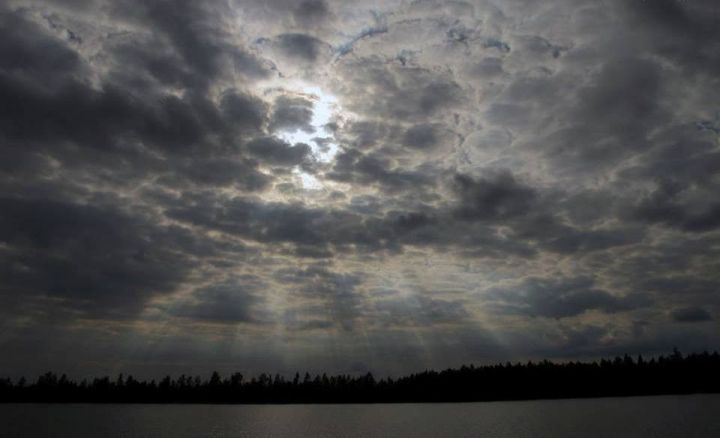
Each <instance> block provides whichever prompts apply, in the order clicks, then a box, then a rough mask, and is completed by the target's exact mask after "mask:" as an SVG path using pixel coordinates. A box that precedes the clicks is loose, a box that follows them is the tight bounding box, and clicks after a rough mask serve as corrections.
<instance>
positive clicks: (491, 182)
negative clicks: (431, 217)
mask: <svg viewBox="0 0 720 438" xmlns="http://www.w3.org/2000/svg"><path fill="white" fill-rule="evenodd" d="M453 190H454V191H455V193H456V194H457V196H458V198H459V205H458V208H457V209H456V211H455V214H456V215H457V216H458V217H459V218H461V219H465V220H499V219H510V218H513V217H516V216H521V215H524V214H526V213H529V212H530V211H531V209H532V207H533V203H534V202H535V200H536V198H537V193H536V192H535V190H533V189H532V188H531V187H528V186H526V185H524V184H522V183H520V182H518V181H517V180H516V179H515V177H514V176H513V175H512V174H511V173H509V172H507V171H503V172H500V173H498V174H497V175H494V176H491V177H489V178H481V179H478V180H475V179H473V178H471V177H469V176H467V175H456V176H455V178H454V180H453Z"/></svg>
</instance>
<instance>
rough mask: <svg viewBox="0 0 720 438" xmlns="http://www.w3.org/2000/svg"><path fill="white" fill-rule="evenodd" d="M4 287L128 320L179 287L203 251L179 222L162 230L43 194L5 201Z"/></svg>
mask: <svg viewBox="0 0 720 438" xmlns="http://www.w3.org/2000/svg"><path fill="white" fill-rule="evenodd" d="M0 205H1V206H2V207H1V208H0V209H1V210H2V212H3V213H2V216H1V217H0V241H2V243H3V244H4V245H5V246H4V247H3V250H2V258H3V269H2V273H1V276H2V284H3V286H2V292H3V295H4V296H5V297H6V298H7V297H10V299H13V298H15V299H18V298H20V297H24V298H25V299H28V300H31V299H37V298H44V299H48V300H52V302H55V303H57V304H60V305H61V306H67V307H69V308H73V309H77V310H80V311H81V312H82V313H83V314H84V315H86V316H88V317H95V316H97V315H106V316H109V317H128V316H132V315H133V314H134V313H136V312H139V311H141V310H142V307H143V304H144V303H145V302H146V301H148V300H149V299H151V298H152V297H154V296H156V295H158V294H163V293H168V292H171V291H173V290H174V288H175V287H177V286H178V285H180V284H181V282H182V281H183V280H184V279H185V277H186V275H187V274H188V273H189V271H190V269H192V267H193V265H194V262H193V260H192V259H190V258H187V257H182V256H180V255H179V254H178V252H179V251H183V250H198V249H199V248H193V246H191V245H190V246H188V244H192V241H193V238H192V237H191V236H188V235H187V233H186V232H185V231H184V230H182V229H180V228H177V227H162V226H159V225H157V224H155V223H153V222H152V221H150V220H149V219H148V218H143V217H142V216H133V215H129V214H128V213H126V212H123V211H120V210H118V209H117V208H115V207H114V206H112V205H104V206H99V205H82V204H77V203H72V202H62V201H56V200H44V199H33V200H30V199H12V198H4V199H2V200H0Z"/></svg>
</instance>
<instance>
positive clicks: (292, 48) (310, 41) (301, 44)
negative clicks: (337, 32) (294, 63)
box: [276, 33, 330, 62]
mask: <svg viewBox="0 0 720 438" xmlns="http://www.w3.org/2000/svg"><path fill="white" fill-rule="evenodd" d="M276 40H277V45H278V47H279V48H280V50H281V51H282V52H283V53H284V54H285V55H286V56H288V57H290V58H296V59H300V60H303V61H307V62H314V61H317V59H318V58H319V57H321V56H322V55H323V54H329V52H330V46H329V45H328V44H327V43H325V42H323V41H321V40H319V39H317V38H315V37H312V36H310V35H306V34H302V33H287V34H282V35H278V36H277V37H276Z"/></svg>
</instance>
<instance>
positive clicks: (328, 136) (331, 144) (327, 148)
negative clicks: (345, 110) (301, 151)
mask: <svg viewBox="0 0 720 438" xmlns="http://www.w3.org/2000/svg"><path fill="white" fill-rule="evenodd" d="M294 94H297V95H300V96H302V97H304V98H306V99H308V100H310V101H311V102H312V104H313V107H312V111H313V115H312V120H311V121H310V125H311V127H312V128H313V131H312V132H306V131H304V130H302V129H293V130H281V131H279V132H278V133H277V136H278V137H279V138H281V139H282V140H284V141H286V142H288V143H290V144H292V145H294V144H297V143H304V144H307V145H308V146H310V149H311V150H312V155H313V158H314V159H315V160H316V161H317V162H319V163H330V162H332V160H333V159H334V158H335V155H337V152H338V145H337V143H336V140H335V134H334V132H333V130H332V129H331V128H330V126H329V124H330V123H331V122H332V121H333V119H334V118H335V117H336V115H337V114H338V113H339V105H338V101H337V98H335V96H333V95H332V94H329V93H326V92H324V91H323V90H322V89H321V88H320V87H317V86H314V85H304V86H300V87H298V88H297V89H295V90H294ZM294 173H295V174H297V175H299V176H300V182H301V184H302V187H303V188H304V189H308V190H319V189H322V188H323V184H322V182H321V181H320V180H319V179H318V178H316V177H315V176H313V175H311V174H309V173H307V172H305V171H303V170H302V169H296V170H295V172H294Z"/></svg>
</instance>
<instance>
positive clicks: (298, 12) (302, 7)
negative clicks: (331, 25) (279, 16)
mask: <svg viewBox="0 0 720 438" xmlns="http://www.w3.org/2000/svg"><path fill="white" fill-rule="evenodd" d="M329 15H330V7H329V5H328V4H327V2H325V1H324V0H305V1H302V2H300V4H298V6H297V8H295V9H294V10H293V17H294V18H295V21H297V22H298V23H299V24H301V25H304V26H309V25H313V24H318V23H321V22H322V21H323V20H325V19H327V18H328V16H329Z"/></svg>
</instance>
